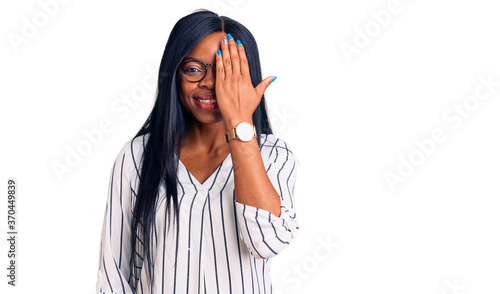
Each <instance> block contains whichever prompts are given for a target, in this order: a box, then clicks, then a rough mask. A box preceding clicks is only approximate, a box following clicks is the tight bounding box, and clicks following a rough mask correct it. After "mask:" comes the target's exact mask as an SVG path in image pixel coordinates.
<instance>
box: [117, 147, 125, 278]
mask: <svg viewBox="0 0 500 294" xmlns="http://www.w3.org/2000/svg"><path fill="white" fill-rule="evenodd" d="M124 162H125V153H124V154H123V156H122V166H121V169H120V211H121V213H122V219H121V232H120V259H119V261H118V267H119V268H120V269H121V266H122V248H123V204H122V203H123V202H122V198H123V193H122V192H123V189H122V184H123V163H124Z"/></svg>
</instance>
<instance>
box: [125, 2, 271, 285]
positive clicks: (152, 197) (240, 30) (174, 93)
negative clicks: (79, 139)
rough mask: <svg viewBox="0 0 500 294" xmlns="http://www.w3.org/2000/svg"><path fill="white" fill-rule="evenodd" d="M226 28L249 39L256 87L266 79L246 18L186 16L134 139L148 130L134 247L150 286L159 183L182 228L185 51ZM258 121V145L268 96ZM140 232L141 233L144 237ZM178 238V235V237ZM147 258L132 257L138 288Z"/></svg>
mask: <svg viewBox="0 0 500 294" xmlns="http://www.w3.org/2000/svg"><path fill="white" fill-rule="evenodd" d="M215 32H224V33H230V34H231V35H233V36H234V37H235V38H237V39H239V40H240V41H241V42H242V43H243V44H245V52H246V56H247V60H248V65H249V68H250V76H251V80H252V84H253V86H254V87H256V86H257V85H258V84H259V83H260V82H261V81H262V74H261V68H260V61H259V53H258V49H257V43H256V42H255V39H254V37H253V36H252V34H251V33H250V31H249V30H248V29H247V28H246V27H245V26H243V25H242V24H241V23H239V22H237V21H235V20H233V19H231V18H228V17H225V16H219V15H217V14H215V13H213V12H211V11H208V10H205V9H201V10H196V11H194V12H193V13H191V14H189V15H187V16H184V17H183V18H181V19H180V20H179V21H178V22H177V23H176V24H175V26H174V28H173V29H172V32H171V33H170V37H169V38H168V41H167V45H166V47H165V51H164V52H163V57H162V60H161V64H160V69H159V77H158V89H157V97H156V101H155V104H154V106H153V109H152V111H151V113H150V115H149V117H148V118H147V119H146V122H145V123H144V125H143V126H142V128H141V129H140V130H139V132H138V133H137V134H136V135H135V136H134V138H133V139H135V138H137V137H139V136H142V135H146V134H149V138H148V140H147V143H146V145H145V147H144V151H143V154H142V167H141V171H140V177H139V181H140V182H139V189H138V191H137V195H136V203H135V206H134V211H133V219H132V232H135V235H134V236H133V238H132V240H131V242H132V247H131V248H132V252H134V250H135V251H137V252H143V258H145V259H147V262H148V266H147V267H146V274H147V275H148V276H149V277H150V280H149V282H150V285H151V289H153V285H154V271H153V269H154V257H153V246H154V244H153V242H152V240H153V234H154V232H153V226H154V223H155V215H156V205H157V203H158V201H159V200H160V199H158V198H159V197H161V196H162V195H158V191H159V188H160V185H164V187H165V191H166V195H165V197H166V199H165V200H166V212H165V213H166V214H168V220H169V225H168V227H170V220H171V216H172V213H171V212H173V215H174V219H175V223H176V224H177V225H176V232H177V234H178V232H179V222H178V213H179V212H178V210H179V207H178V194H177V170H178V157H176V156H175V155H176V154H177V155H178V154H180V149H181V142H182V139H183V137H184V136H185V134H186V131H187V129H188V119H187V117H186V113H185V112H184V110H183V108H182V106H181V103H180V101H179V98H178V90H177V89H178V88H179V80H178V75H177V67H178V66H179V64H180V62H181V61H182V59H183V58H184V57H186V55H187V54H188V53H189V52H190V51H191V50H192V49H193V48H194V47H195V46H196V45H197V44H198V42H200V41H201V40H202V39H203V38H204V37H205V36H206V35H208V34H211V33H215ZM252 119H253V124H254V125H255V128H256V131H257V140H258V143H259V145H261V144H262V142H261V140H260V136H261V134H272V130H271V126H270V124H269V119H268V116H267V111H266V102H265V98H264V96H262V100H261V101H260V104H259V105H258V107H257V108H256V109H255V112H254V113H253V117H252ZM139 236H140V237H139ZM177 240H178V238H177ZM142 264H143V262H142V259H141V258H140V257H139V256H138V255H137V254H135V253H133V258H132V265H131V267H132V269H133V272H132V273H131V274H133V277H135V279H134V278H133V277H132V279H131V280H132V281H133V282H132V286H133V287H134V288H137V281H138V279H139V278H140V269H141V267H142Z"/></svg>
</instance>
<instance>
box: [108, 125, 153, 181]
mask: <svg viewBox="0 0 500 294" xmlns="http://www.w3.org/2000/svg"><path fill="white" fill-rule="evenodd" d="M148 138H149V134H145V135H141V136H137V137H134V138H132V139H130V140H128V141H127V142H126V143H125V144H124V145H123V146H122V148H121V150H120V152H118V154H117V156H116V159H115V165H116V166H121V168H122V169H123V170H124V173H125V174H127V175H128V176H135V175H139V173H140V172H139V171H140V167H141V163H142V154H143V152H144V149H145V147H146V143H147V140H148Z"/></svg>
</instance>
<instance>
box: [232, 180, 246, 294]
mask: <svg viewBox="0 0 500 294" xmlns="http://www.w3.org/2000/svg"><path fill="white" fill-rule="evenodd" d="M235 202H236V200H235V195H234V189H233V204H234V205H233V213H234V221H235V222H236V219H237V216H236V203H235ZM234 227H235V229H236V242H237V244H238V257H239V260H240V273H241V287H242V289H243V294H244V293H245V282H244V278H243V263H242V261H241V248H240V235H239V233H238V224H236V223H235V226H234Z"/></svg>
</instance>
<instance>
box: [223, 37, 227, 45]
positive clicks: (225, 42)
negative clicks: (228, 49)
mask: <svg viewBox="0 0 500 294" xmlns="http://www.w3.org/2000/svg"><path fill="white" fill-rule="evenodd" d="M222 42H224V44H227V38H226V36H224V39H222Z"/></svg>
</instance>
